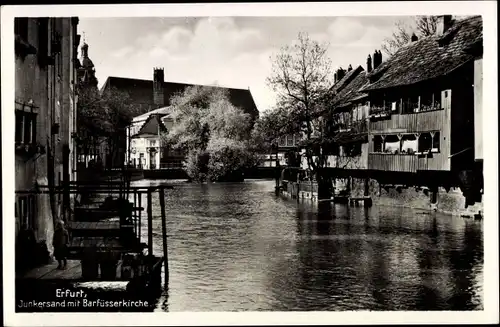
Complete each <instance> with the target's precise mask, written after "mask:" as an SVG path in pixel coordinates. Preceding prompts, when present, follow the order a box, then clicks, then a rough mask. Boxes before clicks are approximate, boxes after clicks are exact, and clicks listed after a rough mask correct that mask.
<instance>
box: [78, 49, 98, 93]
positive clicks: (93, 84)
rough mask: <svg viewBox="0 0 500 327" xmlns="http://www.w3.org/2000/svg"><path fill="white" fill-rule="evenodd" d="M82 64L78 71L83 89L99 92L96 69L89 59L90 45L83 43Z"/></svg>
mask: <svg viewBox="0 0 500 327" xmlns="http://www.w3.org/2000/svg"><path fill="white" fill-rule="evenodd" d="M81 50H82V64H81V66H80V68H79V69H78V80H79V82H80V87H81V88H82V89H86V88H91V89H95V91H98V88H97V84H98V83H97V78H96V77H95V67H94V63H93V62H92V60H90V58H89V45H88V44H87V43H85V41H84V43H83V45H82V48H81Z"/></svg>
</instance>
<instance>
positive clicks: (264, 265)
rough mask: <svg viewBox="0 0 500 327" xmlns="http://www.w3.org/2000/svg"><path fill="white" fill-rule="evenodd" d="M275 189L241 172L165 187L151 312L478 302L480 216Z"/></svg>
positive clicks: (440, 306) (449, 306)
mask: <svg viewBox="0 0 500 327" xmlns="http://www.w3.org/2000/svg"><path fill="white" fill-rule="evenodd" d="M140 183H143V184H144V183H161V181H160V182H158V181H155V182H150V181H141V182H140ZM169 183H172V181H169ZM273 190H274V182H272V181H249V182H245V183H242V184H214V185H195V184H187V183H182V182H176V183H175V185H174V189H173V190H169V191H167V199H166V203H167V216H168V218H167V220H168V221H167V228H168V234H169V239H168V240H169V244H168V249H169V250H168V251H169V259H170V263H169V267H170V282H169V288H168V291H167V292H165V294H164V296H163V297H162V298H161V299H160V301H159V303H158V307H157V311H257V310H276V311H285V310H292V311H307V310H481V309H482V306H483V304H482V278H483V277H482V276H483V275H482V274H483V272H482V269H483V231H482V224H481V222H476V221H471V220H464V219H462V218H454V217H450V216H446V215H439V214H436V213H424V212H422V211H421V210H420V211H415V210H410V209H403V208H394V207H372V208H363V207H360V208H350V207H347V206H344V205H333V204H330V203H320V204H319V205H312V204H310V203H296V202H295V201H287V200H284V199H280V198H276V197H275V196H273ZM153 205H154V206H155V208H153V213H154V214H155V216H156V217H155V220H154V226H153V228H154V231H155V244H154V248H155V251H156V253H159V252H160V251H161V225H160V220H159V208H158V207H157V205H158V199H155V198H153ZM143 232H144V233H146V226H143Z"/></svg>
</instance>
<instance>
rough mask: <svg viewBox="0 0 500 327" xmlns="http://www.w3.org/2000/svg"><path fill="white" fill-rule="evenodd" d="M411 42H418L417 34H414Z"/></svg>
mask: <svg viewBox="0 0 500 327" xmlns="http://www.w3.org/2000/svg"><path fill="white" fill-rule="evenodd" d="M411 41H412V42H416V41H418V37H417V36H416V35H415V33H413V34H412V35H411Z"/></svg>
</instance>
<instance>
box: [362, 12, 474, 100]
mask: <svg viewBox="0 0 500 327" xmlns="http://www.w3.org/2000/svg"><path fill="white" fill-rule="evenodd" d="M482 38H483V21H482V18H481V16H474V17H470V18H466V19H463V20H457V21H455V22H454V24H453V25H452V26H451V27H450V28H449V29H448V30H447V31H446V32H445V33H444V34H443V35H442V36H429V37H426V38H422V39H420V40H418V41H415V42H412V43H409V44H408V45H406V46H404V47H402V48H401V49H399V50H398V52H396V53H395V54H394V55H393V56H392V57H390V58H389V59H388V60H387V61H385V62H384V63H382V64H381V65H380V66H379V67H378V68H377V69H375V70H374V71H373V72H371V73H370V74H369V77H370V80H371V82H372V84H370V85H367V86H366V87H365V88H364V89H363V90H366V91H368V90H375V89H385V88H391V87H396V86H402V85H410V84H415V83H418V82H421V81H425V80H429V79H432V78H436V77H439V76H443V75H446V74H448V73H450V72H452V71H454V70H455V69H457V68H458V67H460V66H462V65H463V64H465V63H467V62H469V61H470V60H473V59H475V57H476V55H475V54H474V53H471V52H470V48H471V47H473V46H476V47H477V45H478V43H482Z"/></svg>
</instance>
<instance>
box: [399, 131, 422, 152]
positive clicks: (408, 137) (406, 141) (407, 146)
mask: <svg viewBox="0 0 500 327" xmlns="http://www.w3.org/2000/svg"><path fill="white" fill-rule="evenodd" d="M417 150H418V140H417V137H416V136H415V135H414V134H405V135H403V137H402V138H401V153H404V154H414V153H415V152H417Z"/></svg>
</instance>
